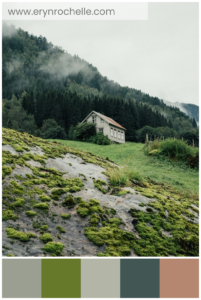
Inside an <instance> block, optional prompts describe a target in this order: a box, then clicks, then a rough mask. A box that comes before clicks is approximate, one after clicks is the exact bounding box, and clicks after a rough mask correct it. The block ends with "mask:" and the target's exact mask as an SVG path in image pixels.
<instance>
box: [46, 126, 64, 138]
mask: <svg viewBox="0 0 201 300" xmlns="http://www.w3.org/2000/svg"><path fill="white" fill-rule="evenodd" d="M44 138H45V139H60V140H66V139H67V135H66V133H65V130H64V128H62V127H61V126H57V127H55V128H49V129H48V130H47V131H46V132H45V133H44Z"/></svg>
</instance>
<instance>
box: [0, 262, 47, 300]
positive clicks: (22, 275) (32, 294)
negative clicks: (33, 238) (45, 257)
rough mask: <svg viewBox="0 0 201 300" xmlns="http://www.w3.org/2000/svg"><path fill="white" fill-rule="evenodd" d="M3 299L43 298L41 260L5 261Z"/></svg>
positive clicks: (3, 268)
mask: <svg viewBox="0 0 201 300" xmlns="http://www.w3.org/2000/svg"><path fill="white" fill-rule="evenodd" d="M2 289H3V292H2V297H3V298H41V259H14V258H12V259H3V261H2Z"/></svg>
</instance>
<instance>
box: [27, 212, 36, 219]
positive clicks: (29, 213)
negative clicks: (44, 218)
mask: <svg viewBox="0 0 201 300" xmlns="http://www.w3.org/2000/svg"><path fill="white" fill-rule="evenodd" d="M26 215H27V216H28V217H34V216H35V215H36V212H35V211H32V210H27V211H26Z"/></svg>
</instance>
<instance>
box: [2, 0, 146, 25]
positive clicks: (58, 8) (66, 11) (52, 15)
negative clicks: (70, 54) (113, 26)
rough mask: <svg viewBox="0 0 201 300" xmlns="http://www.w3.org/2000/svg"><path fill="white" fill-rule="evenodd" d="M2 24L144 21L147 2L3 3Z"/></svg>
mask: <svg viewBox="0 0 201 300" xmlns="http://www.w3.org/2000/svg"><path fill="white" fill-rule="evenodd" d="M2 19H3V20H99V21H100V20H102V21H105V20H147V19H148V3H147V2H142V3H139V2H134V3H132V2H126V3H123V2H119V3H118V2H117V3H113V2H110V3H105V2H99V3H94V2H86V3H84V2H74V3H73V2H72V3H71V2H49V3H48V2H43V3H38V2H34V3H27V2H3V6H2Z"/></svg>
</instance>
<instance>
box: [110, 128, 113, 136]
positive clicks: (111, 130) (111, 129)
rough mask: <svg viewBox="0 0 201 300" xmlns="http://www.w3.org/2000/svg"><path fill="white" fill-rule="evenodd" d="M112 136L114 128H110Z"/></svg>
mask: <svg viewBox="0 0 201 300" xmlns="http://www.w3.org/2000/svg"><path fill="white" fill-rule="evenodd" d="M110 132H111V136H113V128H110Z"/></svg>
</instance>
